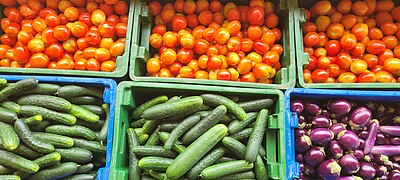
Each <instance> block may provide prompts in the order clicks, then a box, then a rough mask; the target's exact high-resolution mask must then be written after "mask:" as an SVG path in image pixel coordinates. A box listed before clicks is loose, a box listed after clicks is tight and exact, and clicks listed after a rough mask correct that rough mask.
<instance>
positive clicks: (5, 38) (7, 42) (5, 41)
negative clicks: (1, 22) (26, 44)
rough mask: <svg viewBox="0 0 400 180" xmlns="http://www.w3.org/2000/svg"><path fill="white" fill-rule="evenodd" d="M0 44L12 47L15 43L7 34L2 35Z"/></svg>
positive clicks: (14, 38) (15, 39) (15, 40)
mask: <svg viewBox="0 0 400 180" xmlns="http://www.w3.org/2000/svg"><path fill="white" fill-rule="evenodd" d="M0 40H1V42H2V43H3V44H5V45H9V46H13V45H14V44H15V43H16V42H17V38H16V37H10V36H9V35H8V34H3V35H2V36H1V38H0Z"/></svg>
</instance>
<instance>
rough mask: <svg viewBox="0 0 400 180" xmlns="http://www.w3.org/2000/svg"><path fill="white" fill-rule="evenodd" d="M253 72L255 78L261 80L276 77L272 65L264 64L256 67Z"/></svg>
mask: <svg viewBox="0 0 400 180" xmlns="http://www.w3.org/2000/svg"><path fill="white" fill-rule="evenodd" d="M252 71H253V74H254V77H255V78H257V79H260V80H266V79H268V78H272V77H273V76H274V74H273V68H272V67H271V66H270V65H268V64H264V63H260V64H256V65H254V67H253V68H252Z"/></svg>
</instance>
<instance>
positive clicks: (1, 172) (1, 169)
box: [0, 164, 15, 175]
mask: <svg viewBox="0 0 400 180" xmlns="http://www.w3.org/2000/svg"><path fill="white" fill-rule="evenodd" d="M14 171H15V170H13V169H11V168H8V167H5V166H3V165H1V164H0V175H4V174H12V173H13V172H14Z"/></svg>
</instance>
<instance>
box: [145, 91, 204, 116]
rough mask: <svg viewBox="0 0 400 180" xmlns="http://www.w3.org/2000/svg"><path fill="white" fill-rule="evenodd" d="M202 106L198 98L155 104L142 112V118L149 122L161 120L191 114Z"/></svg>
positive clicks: (201, 101)
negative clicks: (149, 120)
mask: <svg viewBox="0 0 400 180" xmlns="http://www.w3.org/2000/svg"><path fill="white" fill-rule="evenodd" d="M202 104H203V99H202V98H201V97H200V96H190V97H186V98H182V99H179V100H176V101H173V102H170V103H167V104H165V103H163V104H157V105H155V106H152V107H150V108H148V109H146V110H145V111H144V112H143V118H145V119H151V120H161V119H165V118H169V117H173V116H177V115H180V114H183V113H187V112H191V113H193V112H194V110H195V109H196V107H198V106H201V105H202Z"/></svg>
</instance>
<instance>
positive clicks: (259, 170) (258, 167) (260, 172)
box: [254, 155, 268, 180]
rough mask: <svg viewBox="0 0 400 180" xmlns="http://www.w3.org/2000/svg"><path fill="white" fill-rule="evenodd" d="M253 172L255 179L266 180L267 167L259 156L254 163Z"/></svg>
mask: <svg viewBox="0 0 400 180" xmlns="http://www.w3.org/2000/svg"><path fill="white" fill-rule="evenodd" d="M254 171H255V172H256V177H257V179H260V180H267V179H268V178H267V177H268V176H267V167H265V164H264V162H263V159H262V158H261V156H260V155H258V156H257V158H256V161H254Z"/></svg>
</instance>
